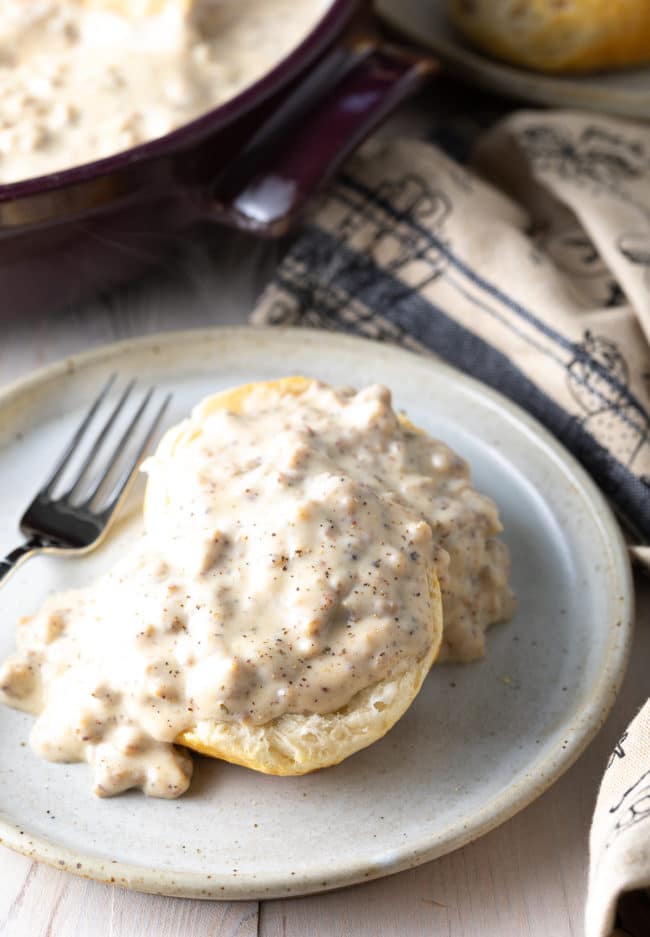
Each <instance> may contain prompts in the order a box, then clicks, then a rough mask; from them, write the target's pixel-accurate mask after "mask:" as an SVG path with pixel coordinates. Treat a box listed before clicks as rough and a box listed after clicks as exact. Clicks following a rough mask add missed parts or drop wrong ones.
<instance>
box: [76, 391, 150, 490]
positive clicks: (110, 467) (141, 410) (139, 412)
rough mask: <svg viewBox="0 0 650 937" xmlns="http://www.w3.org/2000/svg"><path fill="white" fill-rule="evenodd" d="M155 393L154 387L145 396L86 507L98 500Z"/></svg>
mask: <svg viewBox="0 0 650 937" xmlns="http://www.w3.org/2000/svg"><path fill="white" fill-rule="evenodd" d="M153 392H154V388H153V387H150V388H149V390H148V391H147V393H146V394H145V395H144V397H143V399H142V402H141V404H140V406H139V407H138V409H137V410H136V412H135V414H134V416H133V418H132V420H131V422H130V423H129V425H128V426H127V427H126V429H125V430H124V432H123V433H122V436H121V437H120V440H119V442H118V443H117V445H116V446H115V449H114V450H113V453H112V455H111V456H110V458H109V460H108V463H107V465H106V467H105V469H104V472H103V474H102V475H101V477H100V478H99V479H98V481H97V483H96V485H95V487H94V488H93V490H92V491H91V493H90V494H89V495H88V497H87V498H85V500H84V506H88V505H90V504H91V503H92V502H93V501H94V500H95V498H96V497H97V495H98V494H99V492H100V490H101V488H102V486H103V485H104V483H105V481H106V479H107V478H108V476H109V475H110V473H111V472H112V471H113V469H114V468H115V465H116V464H117V462H118V460H119V458H120V456H121V455H122V452H123V451H124V447H125V446H126V444H127V442H128V441H129V438H130V437H131V435H132V433H133V431H134V429H135V428H136V426H137V425H138V423H139V422H140V418H141V416H142V414H143V413H144V411H145V409H146V408H147V404H148V403H149V401H150V400H151V395H152V394H153Z"/></svg>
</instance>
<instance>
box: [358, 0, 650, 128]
mask: <svg viewBox="0 0 650 937" xmlns="http://www.w3.org/2000/svg"><path fill="white" fill-rule="evenodd" d="M375 8H376V10H377V13H379V15H380V16H381V17H382V19H384V20H385V21H386V22H387V23H388V24H389V25H390V26H392V27H393V28H394V29H397V30H398V31H399V32H401V33H404V35H406V36H408V38H409V39H413V40H414V41H416V42H418V43H420V44H421V45H424V46H428V47H429V48H430V49H432V50H433V52H435V53H436V55H437V56H438V58H439V59H440V60H441V62H443V63H444V64H445V65H446V67H447V69H448V70H449V72H451V73H454V74H456V75H458V77H460V78H463V79H465V80H466V81H468V82H470V83H472V84H476V85H481V86H483V87H484V88H487V89H489V90H490V91H496V92H498V93H500V94H504V95H508V96H509V97H513V98H521V99H523V100H528V101H535V102H537V103H539V104H550V105H551V106H553V107H574V108H586V109H588V110H595V111H604V112H607V113H610V114H621V115H625V116H628V117H637V118H639V119H641V120H650V66H640V67H637V68H627V69H622V70H620V71H610V72H600V73H593V74H589V75H580V76H576V75H567V76H558V75H543V74H540V73H539V72H534V71H529V70H527V69H525V68H520V67H517V66H515V65H507V64H505V63H504V62H499V61H498V60H497V59H492V58H490V57H489V56H488V55H484V54H482V53H481V52H479V51H476V50H475V49H473V48H472V47H471V45H469V44H468V43H467V42H466V41H465V40H464V39H463V37H462V36H461V35H460V33H459V32H458V31H457V30H456V29H454V27H453V26H452V24H451V23H450V22H449V19H448V17H447V3H446V0H375Z"/></svg>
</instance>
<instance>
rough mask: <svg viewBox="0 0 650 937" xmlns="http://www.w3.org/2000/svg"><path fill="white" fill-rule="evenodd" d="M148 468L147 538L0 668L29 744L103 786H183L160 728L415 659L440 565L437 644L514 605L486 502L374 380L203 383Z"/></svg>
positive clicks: (324, 696) (353, 687) (288, 698)
mask: <svg viewBox="0 0 650 937" xmlns="http://www.w3.org/2000/svg"><path fill="white" fill-rule="evenodd" d="M170 440H171V441H170ZM144 468H145V471H147V473H148V474H149V487H148V490H147V499H146V508H145V534H144V535H143V537H142V539H141V540H140V541H139V542H138V543H137V544H135V546H134V547H133V549H132V551H131V552H130V553H129V554H128V555H126V556H125V557H124V558H123V559H122V560H121V561H120V562H119V563H118V564H117V565H116V566H115V567H114V568H113V569H112V570H111V571H110V572H109V573H107V574H106V575H105V576H104V577H103V578H102V579H100V580H99V581H98V582H97V583H95V584H94V585H90V586H88V587H87V588H83V589H78V590H74V591H69V592H65V593H62V594H59V595H54V596H52V597H51V598H49V599H48V600H47V601H46V602H45V604H44V606H43V607H42V608H41V610H40V611H39V612H38V613H37V614H35V615H33V616H29V617H26V618H24V619H23V620H22V621H21V622H20V625H19V628H18V638H17V645H18V650H17V652H16V654H15V655H14V656H12V657H11V658H10V659H9V660H8V661H6V663H5V664H4V666H3V667H2V669H0V698H2V700H3V701H4V702H6V703H8V704H9V705H11V706H14V707H16V708H19V709H24V710H26V711H28V712H32V713H34V714H36V715H37V716H38V719H37V721H36V723H35V725H34V727H33V730H32V734H31V744H32V746H33V748H34V749H35V751H36V752H37V753H38V754H39V755H41V756H42V757H44V758H47V759H49V760H52V761H65V762H70V761H82V760H86V761H88V762H89V763H90V764H91V766H92V768H93V771H94V777H95V792H96V793H97V794H99V795H102V796H108V795H111V794H116V793H119V792H120V791H123V790H126V789H128V788H130V787H140V788H142V789H143V790H144V791H145V793H147V794H149V795H152V796H156V797H176V796H178V795H179V794H182V793H183V791H185V790H186V788H187V786H188V784H189V780H190V776H191V759H190V757H189V756H188V755H187V754H186V753H185V751H184V750H183V749H181V748H179V747H177V746H175V745H174V740H175V739H176V738H177V737H178V736H179V734H180V733H181V732H183V731H184V730H187V729H189V728H192V727H194V726H195V725H196V724H197V723H199V722H200V721H202V720H216V721H219V722H223V721H226V722H228V721H238V720H244V721H246V722H250V723H252V724H255V725H261V724H265V723H268V722H269V721H271V720H273V719H275V718H276V717H278V716H281V715H282V714H284V713H302V714H309V713H331V712H335V711H337V710H338V709H340V708H341V707H343V706H345V705H346V704H347V703H349V702H350V700H351V699H352V698H353V697H354V695H355V694H356V693H357V692H359V691H360V690H362V689H364V688H365V687H368V686H371V685H374V684H375V683H377V682H378V681H380V680H382V679H385V678H389V677H395V676H398V675H400V674H402V673H404V672H405V671H406V670H408V669H409V668H410V667H413V665H414V663H415V662H417V661H419V660H421V659H422V658H423V657H424V656H425V655H426V654H427V652H428V649H429V647H430V641H431V631H430V623H431V618H432V605H431V602H432V597H431V572H432V570H433V569H435V570H436V571H437V574H438V577H439V579H440V584H441V588H442V595H443V613H444V639H443V651H442V657H443V658H447V659H453V660H471V659H472V658H474V657H477V656H480V655H481V654H482V652H483V642H484V631H485V629H486V628H487V627H488V626H489V625H490V624H491V623H493V622H495V621H499V620H502V619H504V618H507V617H508V616H509V615H510V614H511V612H512V610H513V601H514V600H513V596H512V593H511V591H510V588H509V586H508V572H509V558H508V552H507V548H506V547H505V545H504V544H503V543H502V542H501V541H500V540H498V539H497V538H496V534H497V533H498V532H499V531H500V529H501V528H500V524H499V520H498V516H497V509H496V507H495V505H494V504H493V502H492V501H490V500H489V499H488V498H486V497H484V496H483V495H480V494H478V493H477V492H476V491H475V490H474V489H473V488H472V486H471V482H470V476H469V469H468V466H467V464H466V463H465V462H464V461H463V460H462V459H461V458H460V457H459V456H457V455H455V454H454V453H453V452H452V451H451V450H450V449H448V448H447V446H445V445H444V444H443V443H441V442H438V441H436V440H434V439H431V438H430V437H429V436H427V435H426V434H424V433H422V432H419V431H417V430H416V429H414V428H413V427H412V426H411V425H410V424H409V423H408V421H406V420H404V419H402V418H400V417H399V416H398V415H397V414H396V413H395V411H394V410H393V408H392V405H391V394H390V392H389V391H388V390H387V389H386V388H385V387H381V386H372V387H368V388H366V389H365V390H362V391H360V392H358V393H355V392H354V391H352V390H347V389H343V390H334V389H332V388H330V387H328V386H326V385H324V384H317V383H312V384H310V385H309V386H308V388H307V389H306V390H304V391H303V392H302V393H297V394H284V395H279V394H277V393H273V392H269V391H268V390H262V389H260V388H258V389H256V390H253V391H252V392H251V393H250V394H249V395H248V396H247V397H246V399H245V401H244V403H243V404H242V406H241V408H238V407H235V408H233V409H225V408H217V409H214V408H213V407H211V406H210V403H209V400H208V401H206V402H205V403H204V404H203V405H199V407H198V408H197V409H196V410H195V412H194V415H193V417H192V419H191V420H188V421H186V422H185V424H181V426H180V427H179V428H178V429H177V430H176V431H172V432H171V433H170V434H168V436H167V437H166V440H165V441H163V444H161V447H160V448H159V450H158V452H157V454H156V455H155V456H154V457H153V458H151V459H149V460H148V461H147V463H146V464H145V466H144Z"/></svg>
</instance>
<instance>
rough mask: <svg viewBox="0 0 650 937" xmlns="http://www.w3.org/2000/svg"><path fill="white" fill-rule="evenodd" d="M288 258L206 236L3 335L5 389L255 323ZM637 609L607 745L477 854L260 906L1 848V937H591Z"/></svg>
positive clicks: (647, 643)
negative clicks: (145, 271)
mask: <svg viewBox="0 0 650 937" xmlns="http://www.w3.org/2000/svg"><path fill="white" fill-rule="evenodd" d="M276 254H277V248H273V247H267V248H259V247H258V248H256V249H253V247H252V245H251V244H250V243H249V242H245V241H242V240H241V239H240V238H235V237H232V236H228V237H227V238H224V237H223V236H215V235H214V234H212V233H208V232H204V233H203V234H197V236H195V237H193V238H192V239H191V241H190V242H189V243H188V244H187V245H186V247H184V248H183V249H181V250H179V254H178V256H177V258H176V262H175V263H174V264H173V265H171V266H168V268H167V269H166V271H165V273H161V274H158V275H156V276H155V277H152V278H150V279H149V280H148V281H147V282H144V283H142V284H140V285H138V286H137V287H132V288H131V289H129V290H128V291H126V292H125V291H122V292H120V293H117V294H114V295H112V296H111V297H110V298H109V299H107V300H105V301H103V302H102V303H95V304H93V305H92V306H91V307H86V308H85V309H82V310H74V311H69V312H66V313H65V314H61V315H58V316H56V317H46V316H43V317H42V318H39V317H32V318H31V319H29V320H26V321H18V320H14V321H11V320H9V321H8V322H3V326H2V340H1V344H0V384H6V383H7V382H9V381H10V380H12V379H13V378H16V377H18V376H19V375H21V374H25V373H27V372H28V371H30V370H32V369H33V368H36V367H38V366H40V365H43V364H45V363H47V362H49V361H52V360H55V359H56V358H59V357H61V356H64V355H67V354H70V353H71V352H75V351H78V350H80V349H84V348H87V347H90V346H92V345H97V344H100V343H102V342H107V341H111V340H113V339H123V338H126V337H128V336H132V335H140V334H144V333H151V332H155V331H159V330H167V329H172V328H188V327H192V326H203V325H206V324H219V323H222V324H232V323H237V322H240V323H241V322H244V321H245V316H246V312H247V310H248V309H249V308H250V306H251V304H252V302H253V299H254V297H255V295H256V294H257V293H258V291H259V289H260V287H261V285H262V284H263V282H264V281H265V280H266V279H267V277H268V275H269V272H270V270H271V269H272V267H273V264H274V262H275V259H276ZM637 596H638V612H637V615H638V624H639V627H638V628H637V633H636V637H635V645H634V651H633V654H632V659H631V663H630V668H629V672H628V674H627V677H626V680H625V683H624V686H623V690H622V692H621V694H620V697H619V699H618V701H617V703H616V705H615V707H614V710H613V712H612V714H611V716H610V717H609V719H608V721H607V723H606V725H605V726H604V728H603V729H602V730H601V732H600V733H599V735H598V737H597V738H596V740H595V741H594V742H593V743H592V744H591V746H590V747H589V749H588V750H587V752H586V753H585V754H584V755H583V756H582V758H580V759H579V761H578V762H577V763H576V764H575V765H574V766H573V768H571V770H570V771H568V772H567V774H566V775H564V777H563V778H561V779H560V780H559V781H558V782H557V783H556V784H555V785H554V786H553V787H552V788H551V790H549V791H548V792H547V793H546V794H544V796H542V797H541V798H540V799H539V800H537V801H536V802H535V803H534V804H532V805H531V806H530V807H528V808H527V809H526V810H524V811H523V812H522V813H520V814H519V815H518V816H516V817H515V818H514V819H512V820H510V821H509V822H508V823H506V824H504V825H503V826H502V827H500V828H499V829H497V830H495V831H494V832H492V833H490V834H489V835H487V836H484V837H483V838H482V839H480V840H478V841H477V842H475V843H473V844H471V845H469V846H466V847H465V848H464V849H461V850H459V851H457V852H455V853H453V854H451V855H449V856H447V857H445V858H442V859H439V860H437V861H435V862H431V863H429V864H427V865H424V866H421V867H420V868H417V869H414V870H412V871H410V872H404V873H402V874H400V875H396V876H393V877H390V878H386V879H382V880H379V881H377V882H373V883H371V884H368V885H363V886H358V887H355V888H350V889H345V890H343V891H339V892H334V893H330V894H325V895H320V896H316V897H311V898H297V899H296V898H294V899H291V900H286V901H264V902H261V903H259V904H258V903H257V902H245V903H226V902H199V901H189V900H183V899H175V898H161V897H152V896H147V895H138V894H135V893H130V892H127V891H124V890H122V889H120V888H117V887H110V886H107V885H101V884H97V883H94V882H89V881H85V880H83V879H79V878H76V877H74V876H72V875H68V874H66V873H63V872H58V871H56V870H54V869H50V868H49V867H47V866H44V865H40V864H38V863H35V862H32V861H30V860H29V859H26V858H24V857H22V856H19V855H16V854H14V853H12V852H10V851H8V850H7V849H4V848H2V847H0V935H1V937H144V935H147V937H148V935H152V937H181V935H182V937H195V935H197V937H203V935H206V937H207V935H209V937H257V935H261V937H389V935H390V937H392V935H399V937H411V935H413V937H414V935H421V934H427V935H433V937H438V935H440V937H443V935H444V937H569V935H571V937H579V935H581V934H582V933H583V926H582V914H583V903H584V898H585V883H586V874H587V835H588V829H589V822H590V817H591V812H592V809H593V805H594V801H595V797H596V792H597V788H598V783H599V779H600V776H601V774H602V771H603V768H604V766H605V763H606V760H607V756H608V753H609V751H610V750H611V748H612V747H613V745H614V743H615V742H616V740H617V738H618V737H619V736H620V734H621V732H622V730H623V729H624V727H625V726H626V725H627V723H628V722H629V721H630V719H631V718H632V716H633V715H634V713H635V712H636V710H637V708H638V707H639V706H640V705H641V704H642V703H643V702H644V699H645V697H646V696H647V692H648V685H647V661H648V660H649V659H650V626H649V625H648V621H647V619H648V613H650V585H648V583H646V582H644V581H642V580H639V581H638V583H637ZM5 626H6V627H8V626H9V623H7V622H5ZM332 820H333V822H335V816H333V818H332Z"/></svg>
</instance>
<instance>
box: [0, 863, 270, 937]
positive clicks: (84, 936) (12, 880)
mask: <svg viewBox="0 0 650 937" xmlns="http://www.w3.org/2000/svg"><path fill="white" fill-rule="evenodd" d="M0 882H2V887H1V888H0V935H1V937H144V935H151V937H187V935H194V934H196V935H199V934H200V935H202V937H203V935H205V937H208V935H209V937H256V935H257V916H258V906H257V902H255V901H249V902H232V903H229V902H225V901H224V902H219V901H185V900H183V899H180V898H163V897H160V896H157V895H139V894H136V893H135V892H128V891H125V890H123V889H121V888H117V887H114V886H109V885H102V884H100V883H98V882H92V881H88V880H86V879H81V878H78V877H77V876H74V875H69V874H67V873H65V872H58V871H57V870H56V869H51V868H49V867H48V866H45V865H41V864H39V863H37V862H32V861H31V860H29V859H26V858H25V857H24V856H19V855H16V854H15V853H11V852H10V851H9V850H7V849H3V850H2V851H1V852H0Z"/></svg>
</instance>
